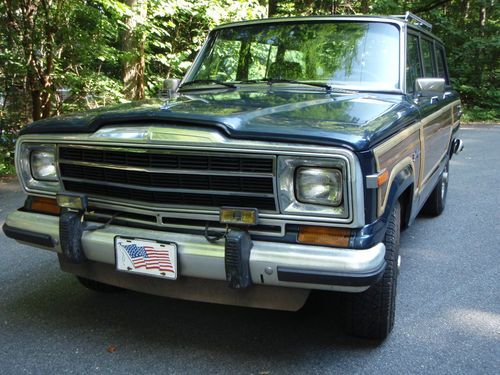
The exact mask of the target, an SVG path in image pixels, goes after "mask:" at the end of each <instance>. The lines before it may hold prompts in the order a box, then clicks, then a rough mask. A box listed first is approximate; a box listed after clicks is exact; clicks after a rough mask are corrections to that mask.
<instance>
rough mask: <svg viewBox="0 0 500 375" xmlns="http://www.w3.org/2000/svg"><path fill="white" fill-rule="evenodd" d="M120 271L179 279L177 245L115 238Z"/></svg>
mask: <svg viewBox="0 0 500 375" xmlns="http://www.w3.org/2000/svg"><path fill="white" fill-rule="evenodd" d="M115 254H116V269H117V270H118V271H124V272H130V273H135V274H142V275H148V276H155V277H161V278H164V279H172V280H175V279H177V245H176V244H174V243H167V242H158V241H152V240H145V239H137V238H126V237H116V238H115Z"/></svg>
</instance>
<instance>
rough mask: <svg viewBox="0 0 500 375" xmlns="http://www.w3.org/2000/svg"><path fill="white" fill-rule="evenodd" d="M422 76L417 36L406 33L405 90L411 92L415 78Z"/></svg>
mask: <svg viewBox="0 0 500 375" xmlns="http://www.w3.org/2000/svg"><path fill="white" fill-rule="evenodd" d="M419 77H422V65H421V63H420V48H419V45H418V37H417V36H416V35H412V34H408V53H407V56H406V91H407V92H409V93H412V92H413V91H414V89H415V80H416V79H417V78H419Z"/></svg>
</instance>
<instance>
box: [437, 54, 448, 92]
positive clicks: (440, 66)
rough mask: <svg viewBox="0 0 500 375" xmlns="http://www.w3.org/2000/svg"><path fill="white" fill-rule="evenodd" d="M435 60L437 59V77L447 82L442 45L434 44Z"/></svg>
mask: <svg viewBox="0 0 500 375" xmlns="http://www.w3.org/2000/svg"><path fill="white" fill-rule="evenodd" d="M436 54H437V56H436V61H437V74H438V75H437V76H438V77H439V78H444V80H445V82H446V83H447V84H449V80H448V74H447V72H446V56H445V54H444V49H443V47H442V46H439V45H437V46H436Z"/></svg>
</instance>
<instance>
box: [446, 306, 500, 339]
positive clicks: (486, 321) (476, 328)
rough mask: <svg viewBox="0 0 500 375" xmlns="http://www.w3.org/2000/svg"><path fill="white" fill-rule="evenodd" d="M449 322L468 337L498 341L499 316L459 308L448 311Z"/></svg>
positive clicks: (499, 330)
mask: <svg viewBox="0 0 500 375" xmlns="http://www.w3.org/2000/svg"><path fill="white" fill-rule="evenodd" d="M449 317H450V319H449V322H451V324H453V325H454V326H455V327H456V328H457V329H458V330H461V331H466V332H465V333H467V334H469V335H480V336H483V337H488V338H494V339H497V340H500V314H499V313H495V312H491V311H484V310H480V309H472V308H459V309H454V310H452V311H450V313H449Z"/></svg>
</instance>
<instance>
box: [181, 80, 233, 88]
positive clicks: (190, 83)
mask: <svg viewBox="0 0 500 375" xmlns="http://www.w3.org/2000/svg"><path fill="white" fill-rule="evenodd" d="M197 83H201V84H204V83H213V84H216V85H221V86H226V87H229V88H231V89H235V88H236V86H235V85H233V84H232V83H228V82H222V81H219V80H217V79H195V80H193V81H188V82H184V83H183V84H182V86H181V87H179V88H180V89H181V88H183V87H185V86H190V85H195V84H197Z"/></svg>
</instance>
